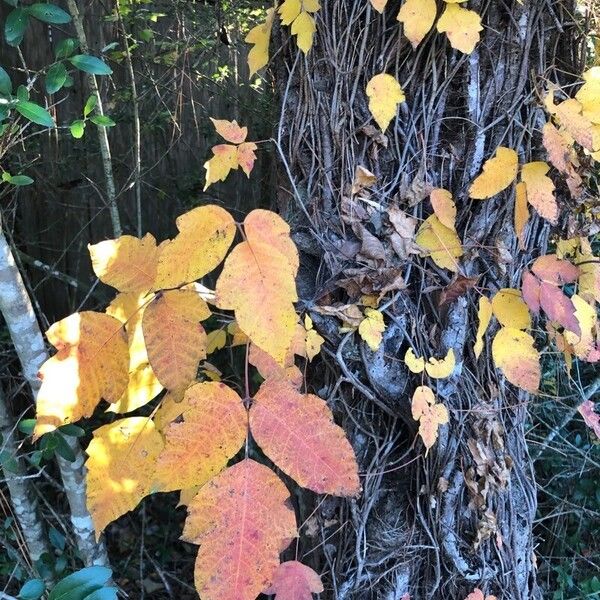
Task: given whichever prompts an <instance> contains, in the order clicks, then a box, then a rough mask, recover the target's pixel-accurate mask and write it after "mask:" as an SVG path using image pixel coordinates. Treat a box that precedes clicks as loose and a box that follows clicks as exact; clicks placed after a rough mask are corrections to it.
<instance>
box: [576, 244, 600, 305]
mask: <svg viewBox="0 0 600 600" xmlns="http://www.w3.org/2000/svg"><path fill="white" fill-rule="evenodd" d="M580 244H581V248H580V250H579V251H578V252H577V267H578V269H579V279H578V282H577V284H578V292H579V294H580V296H582V297H583V298H584V299H585V300H586V301H588V302H590V303H593V302H594V301H595V302H598V303H600V258H599V257H597V256H594V254H593V253H592V246H591V244H590V243H589V241H588V240H587V239H585V238H582V239H581V242H580Z"/></svg>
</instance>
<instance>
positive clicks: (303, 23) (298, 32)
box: [291, 11, 317, 54]
mask: <svg viewBox="0 0 600 600" xmlns="http://www.w3.org/2000/svg"><path fill="white" fill-rule="evenodd" d="M316 31H317V28H316V26H315V20H314V18H313V17H312V15H310V14H309V13H307V12H306V11H302V12H301V13H300V14H299V15H298V16H297V17H296V19H294V22H293V23H292V27H291V32H292V35H295V36H296V42H297V43H298V48H300V50H302V52H304V54H308V52H309V50H310V49H311V48H312V45H313V37H314V34H315V32H316Z"/></svg>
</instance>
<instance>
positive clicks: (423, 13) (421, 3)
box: [398, 0, 437, 48]
mask: <svg viewBox="0 0 600 600" xmlns="http://www.w3.org/2000/svg"><path fill="white" fill-rule="evenodd" d="M436 15H437V7H436V4H435V0H406V1H405V2H404V4H403V5H402V8H401V9H400V12H399V13H398V21H400V22H401V23H403V24H404V35H405V36H406V37H407V38H408V39H409V41H410V43H411V44H412V46H413V48H416V47H417V46H418V45H419V44H420V43H421V42H422V40H423V38H424V37H425V36H426V35H427V34H428V33H429V31H430V30H431V28H432V27H433V22H434V21H435V17H436Z"/></svg>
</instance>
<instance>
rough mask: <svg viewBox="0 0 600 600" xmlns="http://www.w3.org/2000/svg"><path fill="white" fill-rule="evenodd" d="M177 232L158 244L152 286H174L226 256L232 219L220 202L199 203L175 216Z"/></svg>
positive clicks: (186, 280) (211, 267)
mask: <svg viewBox="0 0 600 600" xmlns="http://www.w3.org/2000/svg"><path fill="white" fill-rule="evenodd" d="M176 223H177V229H178V230H179V234H178V235H177V236H176V237H175V238H173V239H172V240H169V241H167V242H163V243H162V244H161V245H160V247H159V256H158V268H157V274H156V282H155V284H154V288H155V289H161V288H174V287H178V286H180V285H181V284H182V283H191V282H192V281H196V280H197V279H200V277H203V276H204V275H206V274H207V273H210V272H211V271H212V270H213V269H215V268H216V267H217V266H218V265H219V264H220V263H221V261H222V260H223V259H224V258H225V255H226V254H227V250H229V247H230V246H231V242H233V236H234V235H235V222H234V220H233V218H232V217H231V215H230V214H229V213H228V212H227V211H226V210H223V209H222V208H221V207H220V206H216V205H214V204H209V205H207V206H199V207H197V208H194V209H192V210H190V211H189V212H187V213H185V214H183V215H181V216H180V217H178V218H177V221H176Z"/></svg>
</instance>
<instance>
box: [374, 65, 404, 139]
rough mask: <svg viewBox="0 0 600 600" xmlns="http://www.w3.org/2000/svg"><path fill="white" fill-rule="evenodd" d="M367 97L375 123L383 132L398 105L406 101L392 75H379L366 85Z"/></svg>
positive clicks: (394, 114)
mask: <svg viewBox="0 0 600 600" xmlns="http://www.w3.org/2000/svg"><path fill="white" fill-rule="evenodd" d="M367 96H368V97H369V110H370V111H371V114H372V115H373V118H374V119H375V122H376V123H377V125H379V127H380V128H381V130H382V131H385V130H386V129H387V128H388V125H389V124H390V121H391V120H392V119H393V118H394V117H395V116H396V111H397V108H398V104H400V103H401V102H404V101H405V100H406V97H405V96H404V92H403V91H402V88H401V87H400V84H399V83H398V82H397V81H396V79H395V78H394V77H393V76H392V75H388V74H387V73H379V75H375V76H374V77H372V78H371V80H370V81H369V83H368V84H367Z"/></svg>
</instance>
